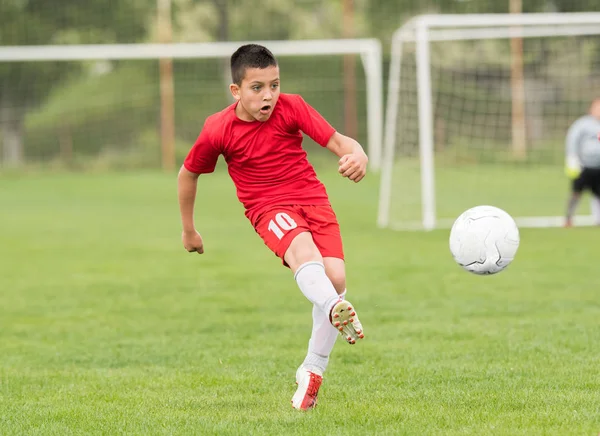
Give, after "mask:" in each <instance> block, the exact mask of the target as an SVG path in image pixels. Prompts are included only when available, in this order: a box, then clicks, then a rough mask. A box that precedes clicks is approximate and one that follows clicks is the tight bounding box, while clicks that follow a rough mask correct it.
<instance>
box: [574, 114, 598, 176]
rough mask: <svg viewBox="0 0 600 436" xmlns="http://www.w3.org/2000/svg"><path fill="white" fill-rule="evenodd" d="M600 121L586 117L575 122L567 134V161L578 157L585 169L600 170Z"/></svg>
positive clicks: (589, 116)
mask: <svg viewBox="0 0 600 436" xmlns="http://www.w3.org/2000/svg"><path fill="white" fill-rule="evenodd" d="M599 133H600V120H599V119H598V118H595V117H593V116H591V115H585V116H583V117H581V118H579V119H578V120H577V121H575V122H574V123H573V124H572V125H571V127H570V128H569V131H568V132H567V141H566V142H567V143H566V153H567V159H568V158H569V157H574V156H576V157H577V159H578V160H579V163H580V164H581V166H582V167H583V168H600V140H598V134H599Z"/></svg>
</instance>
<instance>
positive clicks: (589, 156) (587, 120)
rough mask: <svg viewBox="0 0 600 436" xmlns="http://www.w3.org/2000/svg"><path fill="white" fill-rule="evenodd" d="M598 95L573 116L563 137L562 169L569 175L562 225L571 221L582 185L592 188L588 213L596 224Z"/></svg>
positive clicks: (599, 200)
mask: <svg viewBox="0 0 600 436" xmlns="http://www.w3.org/2000/svg"><path fill="white" fill-rule="evenodd" d="M599 134H600V97H599V98H596V99H594V101H592V104H591V105H590V109H589V113H588V114H587V115H584V116H582V117H581V118H579V119H578V120H576V121H575V122H574V123H573V124H572V125H571V127H570V128H569V131H568V132H567V139H566V173H567V176H568V177H569V178H570V179H572V185H571V197H570V198H569V203H568V205H567V213H566V219H565V227H571V226H572V225H573V215H574V213H575V209H576V208H577V205H578V203H579V199H580V198H581V194H582V192H583V191H585V190H586V189H589V190H590V191H591V192H592V195H593V198H592V213H593V215H594V219H595V221H596V224H598V225H600V138H599V137H598V135H599Z"/></svg>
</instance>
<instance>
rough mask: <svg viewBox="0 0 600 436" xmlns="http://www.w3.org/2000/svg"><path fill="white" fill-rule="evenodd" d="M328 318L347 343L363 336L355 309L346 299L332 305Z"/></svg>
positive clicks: (353, 342)
mask: <svg viewBox="0 0 600 436" xmlns="http://www.w3.org/2000/svg"><path fill="white" fill-rule="evenodd" d="M329 320H330V321H331V325H333V326H334V327H335V328H336V329H338V330H339V331H340V334H341V335H342V336H343V337H344V339H345V340H346V342H348V343H349V344H356V341H357V340H358V339H362V338H364V337H365V334H364V332H363V327H362V324H361V323H360V321H359V319H358V315H356V311H355V310H354V308H353V307H352V304H350V303H349V302H348V301H346V300H340V301H339V302H337V303H336V304H335V306H333V308H332V309H331V313H330V314H329Z"/></svg>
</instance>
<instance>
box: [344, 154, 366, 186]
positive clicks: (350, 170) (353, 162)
mask: <svg viewBox="0 0 600 436" xmlns="http://www.w3.org/2000/svg"><path fill="white" fill-rule="evenodd" d="M368 161H369V159H368V158H367V155H365V154H364V153H351V154H345V155H344V156H342V157H341V158H340V161H339V165H340V166H339V168H338V172H339V173H340V174H341V175H342V176H343V177H348V178H349V179H350V180H352V181H353V182H355V183H358V182H360V181H361V180H362V179H363V177H365V174H366V173H367V162H368Z"/></svg>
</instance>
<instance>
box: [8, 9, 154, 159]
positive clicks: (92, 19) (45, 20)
mask: <svg viewBox="0 0 600 436" xmlns="http://www.w3.org/2000/svg"><path fill="white" fill-rule="evenodd" d="M110 3H111V4H110V5H108V6H107V4H106V1H104V0H86V1H85V2H82V1H80V0H62V1H61V2H59V3H52V2H48V1H46V0H29V1H20V0H3V1H2V2H0V43H1V44H2V45H9V46H10V45H42V44H64V43H116V42H135V41H137V40H139V39H140V37H142V36H144V35H145V33H146V22H147V18H148V14H149V12H150V5H152V4H153V2H152V1H150V0H132V1H117V2H110ZM77 71H78V66H77V65H74V63H72V62H15V63H11V62H4V63H0V131H1V134H2V145H3V147H2V149H3V153H2V157H3V159H2V160H3V162H4V164H5V165H7V166H18V165H20V164H21V163H22V162H23V154H24V153H23V147H24V145H23V120H24V118H25V115H26V113H27V111H28V110H30V109H31V108H32V107H35V106H36V105H38V104H40V103H41V102H42V101H43V100H44V98H45V97H46V96H47V95H48V93H49V92H50V91H51V90H52V88H53V86H55V85H58V84H59V83H61V82H62V81H64V80H66V79H67V78H69V77H70V76H72V75H74V74H76V73H77Z"/></svg>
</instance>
